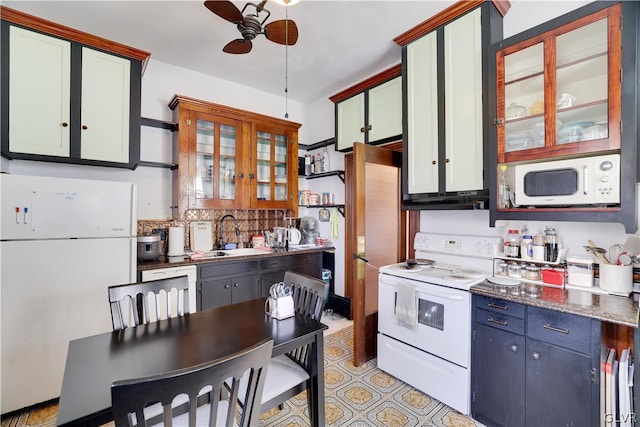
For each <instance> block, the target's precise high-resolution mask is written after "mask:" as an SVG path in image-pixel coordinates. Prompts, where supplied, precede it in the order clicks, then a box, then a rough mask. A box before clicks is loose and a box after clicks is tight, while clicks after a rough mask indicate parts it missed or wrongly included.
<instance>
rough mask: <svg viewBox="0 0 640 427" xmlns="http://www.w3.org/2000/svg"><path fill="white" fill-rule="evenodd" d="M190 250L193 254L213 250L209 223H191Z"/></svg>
mask: <svg viewBox="0 0 640 427" xmlns="http://www.w3.org/2000/svg"><path fill="white" fill-rule="evenodd" d="M191 250H192V251H194V252H195V251H203V252H208V251H211V250H213V235H212V234H211V221H195V222H192V223H191Z"/></svg>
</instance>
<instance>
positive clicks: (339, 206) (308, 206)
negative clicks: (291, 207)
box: [298, 205, 344, 218]
mask: <svg viewBox="0 0 640 427" xmlns="http://www.w3.org/2000/svg"><path fill="white" fill-rule="evenodd" d="M298 207H299V208H320V209H322V208H337V209H338V212H340V214H341V215H342V217H343V218H344V205H298Z"/></svg>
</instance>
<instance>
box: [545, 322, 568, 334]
mask: <svg viewBox="0 0 640 427" xmlns="http://www.w3.org/2000/svg"><path fill="white" fill-rule="evenodd" d="M543 328H545V329H548V330H550V331H553V332H560V333H561V334H567V335H568V334H569V330H568V329H563V328H556V327H555V326H551V325H549V324H548V323H545V324H544V326H543Z"/></svg>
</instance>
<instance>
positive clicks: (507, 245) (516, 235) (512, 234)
mask: <svg viewBox="0 0 640 427" xmlns="http://www.w3.org/2000/svg"><path fill="white" fill-rule="evenodd" d="M503 252H504V254H505V255H506V256H508V257H509V258H518V257H519V256H520V231H518V230H516V229H511V230H509V231H508V232H507V236H506V238H505V239H504V250H503Z"/></svg>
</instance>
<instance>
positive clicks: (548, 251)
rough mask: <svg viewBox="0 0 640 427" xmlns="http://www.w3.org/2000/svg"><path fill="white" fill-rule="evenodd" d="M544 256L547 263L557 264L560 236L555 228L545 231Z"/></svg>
mask: <svg viewBox="0 0 640 427" xmlns="http://www.w3.org/2000/svg"><path fill="white" fill-rule="evenodd" d="M544 254H545V255H544V256H545V261H548V262H556V260H557V259H558V234H557V233H556V229H555V228H553V227H548V228H545V230H544Z"/></svg>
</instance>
